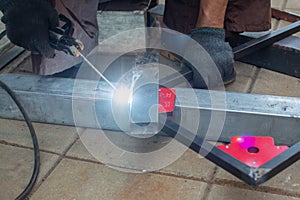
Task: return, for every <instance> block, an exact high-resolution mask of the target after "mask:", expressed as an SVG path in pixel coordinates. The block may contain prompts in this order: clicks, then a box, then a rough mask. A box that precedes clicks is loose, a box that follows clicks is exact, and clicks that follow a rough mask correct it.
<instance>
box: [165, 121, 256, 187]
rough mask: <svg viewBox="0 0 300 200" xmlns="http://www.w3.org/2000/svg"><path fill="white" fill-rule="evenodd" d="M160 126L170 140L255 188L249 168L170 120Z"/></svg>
mask: <svg viewBox="0 0 300 200" xmlns="http://www.w3.org/2000/svg"><path fill="white" fill-rule="evenodd" d="M161 125H163V128H162V130H161V131H162V132H164V133H166V134H167V135H169V136H170V137H172V138H175V139H176V140H177V141H178V142H180V143H182V144H183V145H186V146H187V147H189V148H190V149H191V150H193V151H194V152H196V153H197V154H200V155H202V156H204V157H205V158H206V159H208V160H210V161H211V162H213V163H215V164H216V165H218V166H219V167H221V168H223V169H224V170H226V171H228V172H230V173H231V174H232V175H234V176H236V177H237V178H239V179H241V180H243V181H244V182H246V183H247V184H249V185H251V186H256V181H255V180H254V179H253V177H251V176H250V175H251V170H252V168H251V167H249V166H247V165H245V164H244V163H242V162H240V161H239V160H237V159H235V158H234V157H232V156H230V155H229V154H227V153H225V152H224V151H222V150H220V149H218V148H217V147H215V146H214V145H212V144H209V143H208V142H207V141H204V140H203V138H202V137H200V136H198V135H195V134H193V133H191V132H189V131H188V130H186V129H184V128H182V127H179V125H178V124H177V123H176V122H174V121H172V120H170V119H167V121H166V122H165V123H164V124H161ZM179 129H180V131H179ZM192 138H194V139H192Z"/></svg>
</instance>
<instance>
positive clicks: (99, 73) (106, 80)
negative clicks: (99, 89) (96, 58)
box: [79, 52, 116, 90]
mask: <svg viewBox="0 0 300 200" xmlns="http://www.w3.org/2000/svg"><path fill="white" fill-rule="evenodd" d="M79 55H80V57H81V58H82V59H83V60H84V61H85V62H86V63H87V64H88V65H89V66H90V67H91V68H92V69H93V70H94V71H95V72H96V73H97V74H98V75H99V76H100V77H101V78H103V79H104V80H105V82H106V83H108V84H109V85H110V86H111V87H112V88H113V89H114V90H115V89H116V87H115V86H114V85H113V84H112V83H111V82H110V81H109V80H108V79H107V78H106V77H105V76H104V75H103V74H102V73H101V72H100V71H99V70H98V69H97V68H96V67H95V66H94V65H93V64H92V63H91V62H90V61H89V60H88V59H87V58H86V57H85V56H84V55H82V53H81V52H79Z"/></svg>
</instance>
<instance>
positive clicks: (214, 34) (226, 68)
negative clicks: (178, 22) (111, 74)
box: [191, 28, 236, 88]
mask: <svg viewBox="0 0 300 200" xmlns="http://www.w3.org/2000/svg"><path fill="white" fill-rule="evenodd" d="M191 38H192V39H194V40H195V41H197V42H198V43H199V44H200V45H202V47H203V48H204V49H205V50H206V51H207V53H208V54H209V55H210V57H211V58H212V60H213V61H214V62H215V64H216V66H217V68H218V71H219V72H220V75H221V78H222V79H223V83H224V84H225V85H226V84H228V83H231V82H233V81H234V80H235V77H236V73H235V71H234V59H233V52H232V48H231V47H230V46H229V44H228V43H226V42H225V30H224V29H220V28H196V29H193V30H192V33H191ZM205 67H210V66H205ZM192 70H193V74H194V77H193V87H195V88H207V85H206V84H205V82H204V80H203V78H204V77H202V76H201V75H200V73H199V72H198V71H197V70H196V69H195V68H194V67H192ZM207 71H209V69H208V70H207ZM209 76H210V77H214V74H210V75H209ZM205 78H207V77H205ZM208 79H209V77H208ZM216 84H217V83H216ZM211 85H212V86H214V83H212V84H211Z"/></svg>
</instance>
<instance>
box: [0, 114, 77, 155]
mask: <svg viewBox="0 0 300 200" xmlns="http://www.w3.org/2000/svg"><path fill="white" fill-rule="evenodd" d="M33 126H34V128H35V132H36V134H37V137H38V141H39V145H40V149H43V150H48V151H52V152H56V153H62V152H63V151H65V150H66V148H67V147H68V146H69V145H70V144H72V143H73V142H74V140H75V139H76V138H77V132H76V129H75V128H74V127H68V126H56V125H50V124H39V123H34V124H33ZM0 127H1V130H0V140H4V141H6V142H10V143H16V144H19V145H23V146H28V147H32V142H31V137H30V134H29V131H28V128H27V126H26V124H25V122H23V121H16V120H6V119H0Z"/></svg>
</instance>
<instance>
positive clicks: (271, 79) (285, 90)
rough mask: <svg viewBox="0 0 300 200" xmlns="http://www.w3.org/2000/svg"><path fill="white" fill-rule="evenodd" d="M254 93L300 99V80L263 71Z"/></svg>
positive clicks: (257, 80)
mask: <svg viewBox="0 0 300 200" xmlns="http://www.w3.org/2000/svg"><path fill="white" fill-rule="evenodd" d="M252 93H257V94H269V95H278V96H292V97H300V79H298V78H294V77H291V76H287V75H284V74H280V73H276V72H273V71H270V70H266V69H262V70H261V71H260V73H259V75H258V77H257V79H256V83H255V85H254V87H253V91H252Z"/></svg>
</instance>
